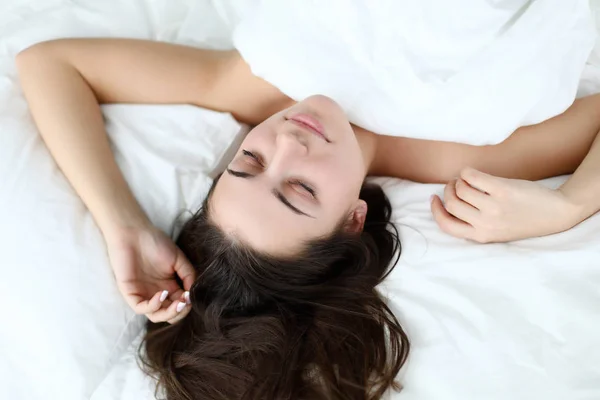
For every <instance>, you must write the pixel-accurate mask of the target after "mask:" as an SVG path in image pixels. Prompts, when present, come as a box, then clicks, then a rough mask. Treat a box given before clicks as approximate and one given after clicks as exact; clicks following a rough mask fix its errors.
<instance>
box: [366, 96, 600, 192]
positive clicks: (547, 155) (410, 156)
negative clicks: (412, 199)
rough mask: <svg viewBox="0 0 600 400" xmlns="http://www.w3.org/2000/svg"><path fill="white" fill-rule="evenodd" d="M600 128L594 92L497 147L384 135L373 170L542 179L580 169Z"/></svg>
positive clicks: (418, 176)
mask: <svg viewBox="0 0 600 400" xmlns="http://www.w3.org/2000/svg"><path fill="white" fill-rule="evenodd" d="M599 130H600V95H594V96H589V97H585V98H582V99H578V100H576V101H575V102H574V103H573V105H572V106H571V107H570V108H569V109H568V110H566V111H565V112H564V113H562V114H560V115H558V116H556V117H554V118H551V119H549V120H547V121H544V122H542V123H539V124H536V125H530V126H524V127H521V128H519V129H517V130H516V131H515V132H514V133H513V134H512V135H511V136H510V137H509V138H508V139H507V140H505V141H504V142H502V143H500V144H498V145H493V146H470V145H466V144H459V143H449V142H439V141H429V140H419V139H409V138H397V137H391V136H379V137H378V138H377V157H376V158H375V159H376V160H377V162H376V163H375V164H374V165H373V169H372V171H371V174H373V175H382V176H397V177H401V178H405V179H410V180H413V181H416V182H426V183H446V182H449V181H451V180H453V179H455V178H457V177H458V176H459V175H460V171H461V170H462V169H464V168H466V167H471V168H475V169H478V170H480V171H483V172H486V173H488V174H491V175H495V176H500V177H504V178H513V179H527V180H539V179H543V178H548V177H551V176H557V175H564V174H569V173H572V172H573V171H575V169H576V168H577V167H578V166H579V164H581V162H582V161H583V159H584V158H585V156H586V155H587V153H588V151H589V150H590V147H591V145H592V142H593V141H594V138H595V137H596V134H597V132H598V131H599Z"/></svg>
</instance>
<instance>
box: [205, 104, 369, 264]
mask: <svg viewBox="0 0 600 400" xmlns="http://www.w3.org/2000/svg"><path fill="white" fill-rule="evenodd" d="M365 175H366V166H365V162H364V160H363V156H362V153H361V149H360V146H359V144H358V141H357V139H356V136H355V135H354V132H353V130H352V127H351V126H350V123H349V122H348V119H347V118H346V115H345V114H344V112H343V110H342V109H341V108H340V107H339V106H338V105H337V103H335V102H334V101H333V100H331V99H330V98H328V97H325V96H311V97H309V98H307V99H305V100H304V101H302V102H300V103H297V104H296V105H294V106H292V107H290V108H288V109H286V110H283V111H281V112H279V113H277V114H275V115H273V116H271V117H270V118H269V119H267V120H266V121H264V122H263V123H261V124H260V125H258V126H256V127H255V128H254V129H253V130H252V131H251V132H250V133H249V134H248V136H247V137H246V138H245V140H244V141H243V142H242V144H241V146H240V148H239V149H238V152H237V153H236V155H235V157H234V159H233V161H231V163H230V164H229V165H228V168H227V170H226V171H225V172H224V173H223V175H222V176H221V179H220V180H219V182H218V183H217V186H216V187H215V189H214V192H213V194H212V197H211V199H210V209H211V219H212V221H213V222H214V223H216V224H217V225H218V226H219V227H220V228H221V229H223V230H224V231H225V232H226V233H227V234H228V235H230V236H232V237H233V238H235V239H237V240H240V241H241V242H243V243H245V244H247V245H249V246H251V247H252V248H254V249H256V250H258V251H263V252H266V253H269V254H273V255H285V254H292V253H294V252H297V251H299V250H300V249H301V246H302V244H303V243H305V242H306V241H308V240H311V239H315V238H317V237H321V236H327V235H329V234H330V233H332V232H333V230H334V229H335V228H336V226H338V224H339V223H340V222H341V221H347V226H350V227H351V228H350V229H357V230H358V229H361V228H362V226H361V224H362V222H363V221H364V217H365V215H366V204H365V203H364V202H363V201H362V200H359V199H358V195H359V192H360V188H361V186H362V183H363V180H364V178H365ZM352 227H354V228H352Z"/></svg>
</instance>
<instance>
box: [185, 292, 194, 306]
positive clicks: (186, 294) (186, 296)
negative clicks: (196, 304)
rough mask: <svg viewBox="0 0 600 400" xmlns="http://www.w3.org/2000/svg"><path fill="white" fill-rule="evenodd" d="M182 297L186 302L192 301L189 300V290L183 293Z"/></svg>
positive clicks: (190, 302)
mask: <svg viewBox="0 0 600 400" xmlns="http://www.w3.org/2000/svg"><path fill="white" fill-rule="evenodd" d="M183 298H184V299H185V302H186V303H187V304H192V301H191V300H190V292H185V293H183Z"/></svg>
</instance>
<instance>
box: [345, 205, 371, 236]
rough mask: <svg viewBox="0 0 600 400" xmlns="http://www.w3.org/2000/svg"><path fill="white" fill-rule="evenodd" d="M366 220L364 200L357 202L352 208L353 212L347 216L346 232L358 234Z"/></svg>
mask: <svg viewBox="0 0 600 400" xmlns="http://www.w3.org/2000/svg"><path fill="white" fill-rule="evenodd" d="M366 218H367V203H366V202H365V201H364V200H360V199H359V200H358V201H357V203H356V205H355V206H354V210H353V211H352V212H351V213H350V215H349V216H348V221H346V227H345V230H346V232H350V233H359V232H362V231H363V228H364V227H365V219H366Z"/></svg>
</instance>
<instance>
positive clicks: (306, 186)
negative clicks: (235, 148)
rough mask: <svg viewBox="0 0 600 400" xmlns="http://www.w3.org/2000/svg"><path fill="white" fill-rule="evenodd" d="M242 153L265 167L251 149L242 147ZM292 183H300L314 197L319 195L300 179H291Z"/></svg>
mask: <svg viewBox="0 0 600 400" xmlns="http://www.w3.org/2000/svg"><path fill="white" fill-rule="evenodd" d="M242 154H243V155H245V156H246V157H250V158H252V159H253V160H254V161H256V162H257V163H258V165H260V166H261V167H264V164H263V162H262V160H261V159H260V157H258V156H257V155H256V154H254V153H252V152H251V151H248V150H244V149H242ZM290 183H291V184H293V185H298V186H300V187H302V188H303V189H304V190H306V191H307V192H308V193H310V195H311V196H312V197H317V192H315V190H314V189H313V188H311V187H310V186H308V185H307V184H306V183H304V182H302V181H299V180H294V181H291V182H290Z"/></svg>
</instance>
